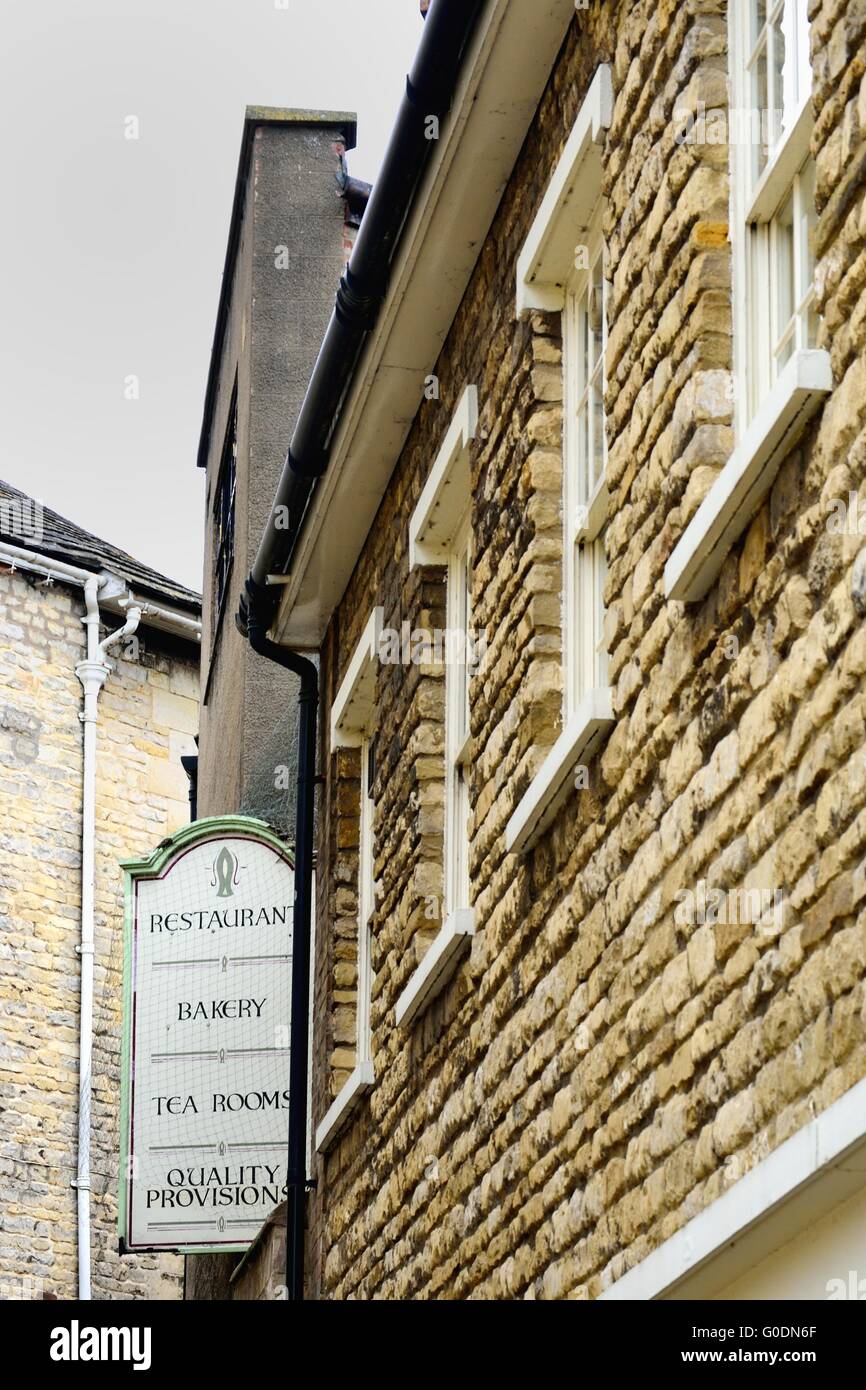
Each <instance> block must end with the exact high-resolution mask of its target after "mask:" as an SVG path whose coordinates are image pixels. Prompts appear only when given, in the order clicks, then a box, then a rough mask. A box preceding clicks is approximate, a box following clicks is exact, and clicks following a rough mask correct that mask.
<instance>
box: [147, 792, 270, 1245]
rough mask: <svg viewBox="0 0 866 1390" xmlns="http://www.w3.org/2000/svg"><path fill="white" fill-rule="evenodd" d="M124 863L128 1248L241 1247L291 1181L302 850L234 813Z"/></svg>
mask: <svg viewBox="0 0 866 1390" xmlns="http://www.w3.org/2000/svg"><path fill="white" fill-rule="evenodd" d="M123 869H124V873H125V880H126V921H125V934H124V989H123V1004H124V1034H123V1069H122V1086H121V1191H120V1204H119V1226H120V1238H121V1248H122V1249H125V1250H128V1251H134V1250H177V1251H189V1252H193V1251H205V1250H210V1251H230V1250H244V1249H246V1248H247V1246H248V1245H249V1243H250V1241H251V1240H252V1239H253V1238H254V1236H255V1235H256V1233H257V1232H258V1230H259V1229H260V1227H261V1225H262V1222H263V1221H264V1220H265V1218H266V1217H267V1216H268V1215H269V1214H270V1213H271V1212H272V1211H273V1209H274V1207H276V1206H277V1205H278V1204H279V1203H280V1202H282V1201H283V1200H284V1199H285V1196H286V1139H287V1125H288V1108H289V1023H290V1019H289V1013H290V998H291V973H292V916H293V903H294V891H295V888H294V868H293V863H292V857H291V854H290V852H289V851H288V850H287V849H286V846H285V845H284V844H283V843H282V841H280V840H279V839H277V837H276V836H275V835H274V834H273V832H272V831H270V830H269V829H268V827H267V826H266V825H265V824H264V823H263V822H262V821H258V820H253V819H250V818H247V817H243V816H232V817H220V818H218V819H212V820H201V821H195V822H194V823H193V824H192V825H189V826H186V827H185V828H184V829H183V830H181V831H179V832H178V834H177V835H175V836H173V837H172V839H170V840H166V841H163V843H162V844H161V845H160V847H159V849H157V850H156V851H155V852H154V853H153V854H152V855H151V856H150V858H149V859H147V860H144V861H141V862H135V863H126V864H124V865H123Z"/></svg>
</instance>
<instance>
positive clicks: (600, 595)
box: [593, 532, 607, 688]
mask: <svg viewBox="0 0 866 1390" xmlns="http://www.w3.org/2000/svg"><path fill="white" fill-rule="evenodd" d="M593 549H594V551H595V555H594V561H595V564H594V569H595V609H594V613H593V627H594V632H593V645H594V649H595V672H594V681H593V684H594V685H595V686H596V688H599V687H601V686H604V685H607V652H606V650H605V645H604V586H605V581H606V579H607V560H606V557H605V553H604V532H602V533H601V535H600V536H599V537H598V540H597V541H596V542H595V545H594V547H593Z"/></svg>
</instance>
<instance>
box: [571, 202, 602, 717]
mask: <svg viewBox="0 0 866 1390" xmlns="http://www.w3.org/2000/svg"><path fill="white" fill-rule="evenodd" d="M601 212H602V208H601V200H600V199H599V200H598V201H597V204H596V210H595V213H594V215H593V217H592V221H591V223H590V227H589V234H588V238H587V243H586V244H587V247H588V251H589V255H588V258H587V259H588V262H589V264H588V267H587V268H586V269H583V270H581V271H580V272H578V273H576V274H574V275H573V276H572V279H571V281H570V283H569V285H568V288H567V292H566V298H565V306H564V308H563V315H562V330H563V332H562V341H563V374H564V384H565V390H564V393H563V395H564V405H565V422H564V428H563V446H564V456H565V467H564V469H563V517H564V522H565V525H564V531H565V538H564V539H565V553H564V564H563V660H564V665H565V698H564V706H563V723H564V724H567V723H568V721H569V719H570V718H571V716H572V715H573V714H574V712H575V710H576V709H577V708H578V706H579V705H580V702H581V700H582V699H583V698H584V697H585V696H586V695H587V694H588V693H589V692H590V691H591V690H596V689H603V688H604V687H605V685H606V684H607V670H606V667H607V662H606V660H603V659H602V658H601V656H600V653H603V650H604V649H603V642H604V606H603V602H602V593H603V589H604V582H605V578H606V569H607V567H606V561H605V551H604V525H605V521H606V520H607V509H608V501H609V497H608V490H607V481H606V476H605V473H606V466H607V437H606V430H605V418H604V406H603V404H602V407H601V469H600V472H599V475H598V476H597V477H594V476H590V474H591V472H594V471H595V470H594V467H593V457H592V455H593V452H594V445H595V429H596V428H597V424H598V422H597V420H595V419H594V418H593V416H594V411H593V405H594V402H595V401H596V400H597V399H599V397H600V399H601V401H602V402H603V400H604V388H605V373H604V356H605V351H606V348H607V304H606V301H607V291H606V288H605V280H604V241H603V238H602V230H601ZM599 270H600V271H601V279H600V282H598V285H597V286H596V285H594V283H593V282H594V280H595V276H596V271H599ZM596 288H597V289H598V292H599V293H600V295H601V305H600V306H599V307H600V312H601V347H600V355H599V358H598V360H597V361H596V362H595V363H590V362H589V360H588V356H587V351H586V340H587V335H588V333H589V332H591V328H590V327H588V324H587V320H588V318H589V315H590V313H591V311H592V310H591V303H590V296H591V295H592V293H593V290H594V289H596ZM583 418H585V419H586V421H587V433H586V435H584V432H583V428H582V424H581V421H582V420H583ZM589 439H591V440H592V444H591V446H590V448H589V449H587V448H586V447H585V443H584V440H589Z"/></svg>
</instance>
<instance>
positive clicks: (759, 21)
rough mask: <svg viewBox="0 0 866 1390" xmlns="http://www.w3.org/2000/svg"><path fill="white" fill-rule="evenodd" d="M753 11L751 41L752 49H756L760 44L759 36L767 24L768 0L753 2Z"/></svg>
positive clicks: (755, 0)
mask: <svg viewBox="0 0 866 1390" xmlns="http://www.w3.org/2000/svg"><path fill="white" fill-rule="evenodd" d="M751 10H752V13H751V29H750V32H749V37H750V40H751V43H750V47H751V48H754V46H755V44H756V43H757V42H758V35H759V34H760V32H761V30H762V29H763V27H764V25H765V24H766V22H767V3H766V0H752V5H751Z"/></svg>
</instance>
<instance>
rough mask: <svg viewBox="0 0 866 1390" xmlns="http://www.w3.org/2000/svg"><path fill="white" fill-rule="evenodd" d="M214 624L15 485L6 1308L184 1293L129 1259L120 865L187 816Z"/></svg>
mask: <svg viewBox="0 0 866 1390" xmlns="http://www.w3.org/2000/svg"><path fill="white" fill-rule="evenodd" d="M200 612H201V603H200V599H199V596H198V595H197V594H194V593H192V592H191V591H190V590H188V589H186V588H184V587H183V586H182V585H179V584H175V583H174V582H173V581H171V580H169V579H166V578H165V577H164V576H163V575H160V574H156V573H155V572H154V571H153V570H151V569H149V568H147V567H146V566H145V565H141V564H139V563H138V562H137V561H136V560H134V559H133V558H132V556H130V555H127V554H126V553H125V552H123V551H121V550H118V549H117V548H116V547H115V546H112V545H109V544H107V543H106V542H104V541H101V540H99V539H98V538H97V537H95V536H93V535H90V534H89V533H88V532H86V531H83V530H82V529H81V528H80V527H78V526H76V525H75V524H74V523H72V522H69V521H67V520H66V519H65V518H64V517H61V516H58V515H57V514H56V513H54V512H52V511H50V510H49V509H48V508H45V507H42V506H41V504H39V503H36V502H34V501H33V499H31V498H29V497H27V496H25V495H24V494H23V493H20V492H18V491H17V490H16V489H14V488H11V487H9V486H8V485H7V484H5V483H4V484H0V804H2V825H0V953H2V954H0V1010H2V1015H3V1023H2V1029H0V1093H2V1102H0V1105H2V1111H3V1118H2V1133H0V1296H2V1297H4V1298H11V1299H21V1298H42V1297H44V1296H54V1297H57V1298H62V1299H66V1298H75V1297H76V1296H79V1294H80V1293H83V1294H84V1296H92V1297H93V1298H97V1299H103V1298H112V1299H115V1298H120V1299H125V1298H179V1297H180V1296H181V1292H182V1274H183V1269H182V1261H181V1260H180V1259H179V1258H178V1257H177V1256H174V1255H172V1256H157V1255H148V1256H137V1257H135V1258H131V1257H128V1256H124V1257H121V1256H120V1255H119V1253H118V1242H117V1191H118V1123H119V1085H120V1025H121V1020H120V1000H121V971H122V964H123V882H122V874H121V871H120V868H119V861H121V860H123V859H128V858H130V857H136V856H141V855H145V854H149V853H150V851H151V850H152V849H153V848H154V847H155V846H156V845H157V844H158V843H159V841H160V840H162V839H163V838H164V837H165V836H166V835H170V834H172V833H173V832H174V831H176V830H177V829H179V828H180V826H182V825H184V824H185V823H186V822H187V821H188V819H189V814H190V807H189V783H188V779H187V775H186V773H185V771H184V767H183V766H182V764H181V759H182V758H183V757H191V758H193V759H194V755H195V733H196V730H197V728H198V667H199V650H198V647H199V628H200ZM88 617H89V618H90V619H91V621H90V623H88ZM122 629H123V630H124V635H123V637H122V638H120V639H119V640H118V641H112V640H111V638H110V637H109V634H111V633H119V632H120V631H121V630H122ZM106 639H108V640H107V641H106ZM103 642H104V643H105V645H104V646H100V644H101V643H103ZM100 688H101V693H100ZM85 690H86V691H88V694H87V696H86V697H85V694H84V692H85ZM85 698H86V701H87V703H86V705H85ZM85 709H86V710H87V712H88V723H89V724H90V728H91V730H94V729H95V757H94V756H93V754H92V753H91V754H87V753H85V745H86V743H87V741H88V737H89V736H88V735H87V734H86V733H85V728H86V724H85V722H84V721H83V715H84V713H85ZM94 713H95V720H96V722H95V724H94V723H92V722H91V721H90V715H92V714H94ZM91 736H92V735H91ZM87 766H89V768H90V773H89V774H88V772H87V771H86V767H87ZM88 784H89V786H90V788H91V792H92V800H91V801H88V797H87V792H86V788H87V787H88ZM88 825H89V826H90V832H88ZM88 845H89V846H90V848H88ZM88 865H90V872H88ZM88 890H89V891H88ZM88 904H89V905H88ZM91 929H92V938H91V939H92V951H88V949H87V947H88V936H89V932H90V930H91ZM88 956H89V959H90V961H91V962H92V966H89V965H88V963H87V958H88ZM90 969H92V990H90V989H89V988H88V987H87V983H86V981H87V974H88V972H89V970H90ZM83 978H84V980H85V987H84V989H82V979H83ZM88 997H90V998H91V1007H92V1028H91V1029H89V1030H86V1033H85V1047H84V1049H83V1052H82V1047H81V1042H82V1035H81V1029H82V1012H84V1014H85V1017H86V1013H87V1010H88V1004H87V998H88ZM87 1039H89V1050H90V1052H91V1063H90V1066H87V1064H86V1057H87V1051H88V1044H87ZM80 1097H81V1098H80ZM82 1137H83V1138H84V1144H83V1145H82V1143H81V1140H82ZM88 1142H89V1149H90V1153H89V1163H88V1161H87V1145H88ZM88 1266H89V1274H88ZM88 1290H89V1294H88Z"/></svg>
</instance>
